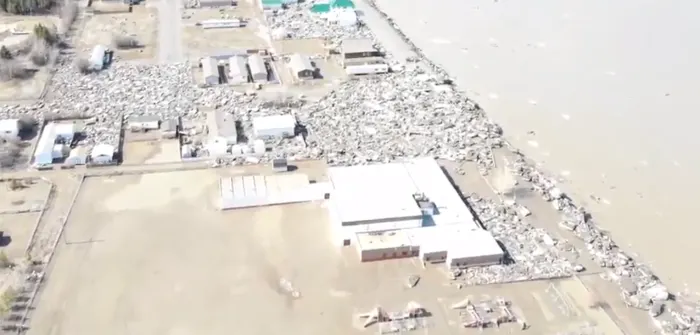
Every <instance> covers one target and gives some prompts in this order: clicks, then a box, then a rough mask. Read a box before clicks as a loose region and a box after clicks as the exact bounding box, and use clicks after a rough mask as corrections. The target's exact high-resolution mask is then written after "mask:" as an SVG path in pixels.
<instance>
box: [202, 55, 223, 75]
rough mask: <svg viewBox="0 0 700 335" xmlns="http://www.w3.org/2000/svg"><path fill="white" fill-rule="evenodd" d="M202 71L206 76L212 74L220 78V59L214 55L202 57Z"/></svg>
mask: <svg viewBox="0 0 700 335" xmlns="http://www.w3.org/2000/svg"><path fill="white" fill-rule="evenodd" d="M202 73H203V74H204V77H205V78H206V77H210V76H214V77H216V78H219V61H217V60H216V58H214V57H205V58H202Z"/></svg>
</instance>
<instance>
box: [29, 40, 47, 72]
mask: <svg viewBox="0 0 700 335" xmlns="http://www.w3.org/2000/svg"><path fill="white" fill-rule="evenodd" d="M50 56H51V47H50V46H49V44H48V42H46V40H44V39H37V40H35V41H34V46H33V47H32V52H31V53H30V54H29V58H30V59H31V60H32V63H34V65H37V66H44V65H46V64H48V62H49V58H50Z"/></svg>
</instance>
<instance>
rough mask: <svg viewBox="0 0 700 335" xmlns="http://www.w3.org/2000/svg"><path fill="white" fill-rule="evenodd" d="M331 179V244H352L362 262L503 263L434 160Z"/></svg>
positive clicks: (333, 172)
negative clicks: (403, 259)
mask: <svg viewBox="0 0 700 335" xmlns="http://www.w3.org/2000/svg"><path fill="white" fill-rule="evenodd" d="M328 175H329V179H330V184H331V186H332V191H331V195H330V205H329V215H330V217H331V222H332V223H331V224H332V229H331V230H332V232H333V236H332V238H333V241H334V242H335V243H336V244H339V245H351V244H354V245H355V247H356V249H357V250H358V253H359V255H360V259H361V260H362V261H371V260H380V259H389V258H399V257H413V256H419V257H420V258H421V260H422V261H423V262H424V263H426V264H427V263H433V262H445V263H447V265H448V266H449V267H466V266H473V265H487V264H496V263H499V262H501V260H502V258H503V255H504V253H503V251H502V249H501V248H500V246H499V245H498V243H497V241H496V240H495V239H494V237H493V236H492V235H491V234H490V233H489V232H488V231H486V230H484V229H482V228H481V226H479V225H478V224H477V223H476V222H475V220H474V217H473V215H472V213H471V211H470V210H469V208H468V207H467V205H466V204H465V203H464V201H463V200H462V199H461V197H460V196H459V194H457V192H456V190H455V189H454V187H453V186H452V184H451V183H450V181H449V180H447V178H446V176H445V174H444V172H443V171H442V169H441V167H440V166H439V164H438V163H437V162H436V161H435V160H434V159H432V158H417V159H412V160H410V161H408V162H405V163H392V164H376V165H364V166H351V167H333V168H330V169H329V172H328Z"/></svg>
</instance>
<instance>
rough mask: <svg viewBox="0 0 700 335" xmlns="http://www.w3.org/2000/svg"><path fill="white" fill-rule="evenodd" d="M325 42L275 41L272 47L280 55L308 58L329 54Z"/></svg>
mask: <svg viewBox="0 0 700 335" xmlns="http://www.w3.org/2000/svg"><path fill="white" fill-rule="evenodd" d="M324 44H325V42H324V41H323V40H320V39H313V38H309V39H303V40H275V41H273V42H272V45H273V47H274V49H275V52H277V54H280V55H286V54H294V53H298V54H302V55H307V56H315V55H325V54H327V53H328V51H327V50H326V48H325V47H324Z"/></svg>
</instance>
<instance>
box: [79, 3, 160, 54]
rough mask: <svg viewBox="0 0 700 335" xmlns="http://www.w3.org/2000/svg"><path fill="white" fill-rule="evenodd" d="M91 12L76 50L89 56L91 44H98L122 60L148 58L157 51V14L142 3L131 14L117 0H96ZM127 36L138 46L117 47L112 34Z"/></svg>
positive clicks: (92, 45) (126, 6)
mask: <svg viewBox="0 0 700 335" xmlns="http://www.w3.org/2000/svg"><path fill="white" fill-rule="evenodd" d="M93 11H94V14H93V15H92V16H88V17H86V22H85V26H84V28H83V30H82V35H81V36H80V38H79V42H78V49H79V50H80V51H81V52H83V53H84V56H85V57H89V55H90V51H91V50H92V48H93V47H94V46H95V45H98V44H102V45H105V46H107V47H110V48H113V49H114V50H115V56H116V57H118V58H119V59H123V60H146V59H148V60H150V59H152V58H153V57H154V56H155V55H157V50H158V42H157V36H158V14H157V10H156V9H154V8H147V7H145V5H138V6H134V11H133V13H129V12H128V5H125V4H122V3H121V2H103V1H98V2H95V3H94V4H93ZM115 35H117V36H131V37H133V38H135V39H136V40H137V41H138V42H139V43H140V47H135V48H130V49H117V48H116V47H115V46H114V45H113V41H112V39H113V36H115Z"/></svg>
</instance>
